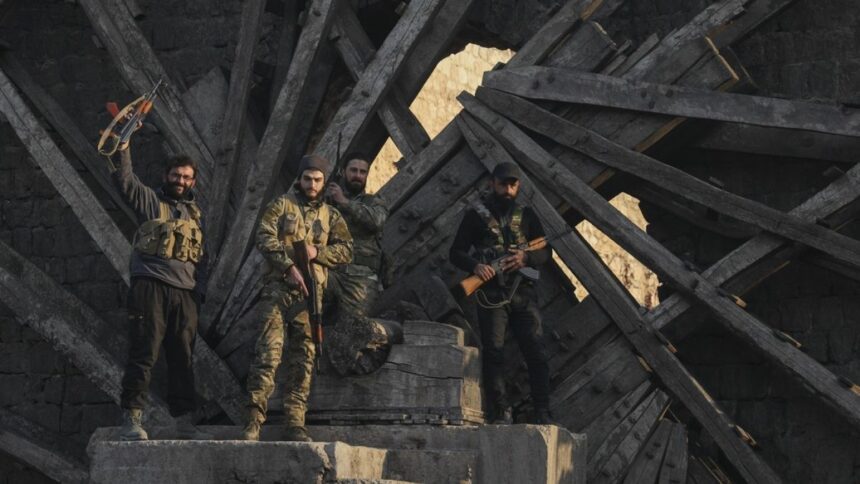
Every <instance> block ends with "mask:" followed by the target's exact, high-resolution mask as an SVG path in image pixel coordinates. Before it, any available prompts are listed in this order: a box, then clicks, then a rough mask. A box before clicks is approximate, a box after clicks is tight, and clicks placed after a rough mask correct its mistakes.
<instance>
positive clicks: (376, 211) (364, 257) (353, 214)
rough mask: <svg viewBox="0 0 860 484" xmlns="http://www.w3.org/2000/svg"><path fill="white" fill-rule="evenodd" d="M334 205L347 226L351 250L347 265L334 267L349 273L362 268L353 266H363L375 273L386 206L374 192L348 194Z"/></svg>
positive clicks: (380, 252)
mask: <svg viewBox="0 0 860 484" xmlns="http://www.w3.org/2000/svg"><path fill="white" fill-rule="evenodd" d="M337 207H338V210H340V212H341V213H342V214H343V217H344V218H345V219H346V224H347V225H348V226H349V232H350V233H351V234H352V237H353V248H354V251H355V254H354V256H353V260H352V263H351V264H349V267H348V268H346V267H343V266H339V267H338V270H343V269H347V270H348V271H349V272H357V273H358V272H362V268H361V267H356V266H363V267H364V268H368V269H370V272H371V273H373V274H376V273H378V271H379V265H380V262H381V259H382V246H381V244H380V241H379V239H380V237H381V236H382V229H383V227H384V226H385V220H386V219H387V218H388V208H386V206H385V204H384V203H383V202H382V200H381V199H379V198H378V197H377V196H376V195H371V194H369V193H364V192H362V193H360V194H358V195H356V196H354V197H350V200H349V202H347V203H344V204H342V205H338V206H337ZM364 270H366V269H364Z"/></svg>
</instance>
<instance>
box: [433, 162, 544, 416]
mask: <svg viewBox="0 0 860 484" xmlns="http://www.w3.org/2000/svg"><path fill="white" fill-rule="evenodd" d="M520 178H521V174H520V170H519V167H517V165H515V164H513V163H499V164H498V165H496V168H495V169H494V170H493V176H492V179H491V180H490V187H491V192H490V194H489V196H488V197H486V198H485V199H484V200H482V201H481V202H479V203H477V204H476V206H475V207H473V209H471V210H469V211H468V212H466V215H465V216H464V217H463V221H462V222H461V223H460V228H459V229H458V231H457V235H456V236H455V238H454V242H453V244H452V245H451V252H450V257H451V262H452V263H453V264H454V265H455V266H457V267H458V268H460V269H461V270H463V271H466V272H468V273H470V274H475V275H477V276H478V277H480V278H481V279H482V280H484V281H485V282H486V284H485V285H484V286H483V287H482V288H481V289H480V290H479V292H478V294H477V296H478V322H479V325H480V330H481V344H482V349H481V351H482V355H483V377H484V385H485V394H486V397H487V408H488V409H489V410H490V419H489V420H490V421H491V422H493V423H511V422H512V410H511V406H510V403H509V402H508V399H507V392H506V381H505V377H504V374H503V372H504V368H503V365H504V362H505V361H504V345H505V332H506V330H507V327H508V325H510V327H511V330H512V331H513V334H514V338H515V339H516V340H517V343H518V345H519V347H520V350H521V351H522V352H523V356H524V357H525V361H526V364H527V365H528V372H529V386H530V387H531V394H532V402H533V404H534V412H535V413H534V423H538V424H547V423H551V422H552V417H551V415H550V412H549V365H548V363H547V359H548V357H547V351H546V346H545V344H544V341H543V329H542V327H541V319H540V313H539V311H538V306H537V294H536V292H535V288H534V283H533V282H532V281H531V280H528V279H525V278H523V277H522V276H521V275H519V274H517V273H518V271H520V269H523V268H525V267H527V266H528V267H532V268H536V267H540V266H541V265H543V264H544V263H546V262H547V261H548V260H549V258H550V250H549V248H543V249H540V250H534V251H529V252H525V251H523V250H520V249H517V248H516V247H517V246H518V245H520V244H524V243H526V242H528V241H530V240H534V239H537V238H539V237H542V236H544V230H543V227H542V226H541V223H540V220H538V218H537V215H536V214H535V213H534V211H533V210H531V209H530V208H529V207H524V206H522V205H520V204H518V203H517V201H516V198H517V193H518V191H519V188H520ZM472 249H474V252H473V251H472ZM505 254H508V255H507V257H505V258H504V259H502V261H501V264H500V267H501V270H502V273H501V274H497V273H496V271H495V269H493V267H492V266H491V265H490V262H492V261H494V260H496V259H498V258H500V257H504V256H505Z"/></svg>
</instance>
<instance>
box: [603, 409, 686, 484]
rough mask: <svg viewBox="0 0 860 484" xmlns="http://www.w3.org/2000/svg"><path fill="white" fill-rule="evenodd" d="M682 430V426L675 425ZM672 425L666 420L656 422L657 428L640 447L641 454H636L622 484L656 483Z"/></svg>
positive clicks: (619, 476) (618, 476)
mask: <svg viewBox="0 0 860 484" xmlns="http://www.w3.org/2000/svg"><path fill="white" fill-rule="evenodd" d="M677 425H678V426H679V427H682V428H683V425H681V424H677ZM673 427H674V424H672V422H670V421H668V420H660V421H659V422H657V428H656V429H655V430H654V433H652V434H651V437H649V438H648V442H646V443H645V444H644V445H643V446H642V450H641V452H639V453H638V454H636V456H635V457H634V460H633V462H632V463H631V464H630V467H629V468H628V469H627V471H626V476H624V480H623V481H621V482H622V483H623V484H633V483H636V482H657V478H658V477H659V475H660V467H661V465H662V463H663V457H664V456H665V455H666V449H667V447H668V446H669V438H670V437H671V436H672V428H673ZM616 478H621V475H616Z"/></svg>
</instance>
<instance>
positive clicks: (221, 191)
mask: <svg viewBox="0 0 860 484" xmlns="http://www.w3.org/2000/svg"><path fill="white" fill-rule="evenodd" d="M265 6H266V2H265V0H248V1H246V2H245V4H244V5H243V6H242V17H241V20H240V24H239V40H238V42H237V43H236V52H235V54H234V55H233V66H232V68H231V69H230V88H229V91H228V92H227V110H226V111H225V113H224V119H223V121H222V123H221V130H220V137H219V138H220V144H219V147H218V150H217V152H216V153H215V158H216V164H215V166H213V167H212V182H211V183H210V185H209V187H208V191H209V207H208V209H209V210H208V212H207V214H208V215H209V216H208V217H207V220H208V223H207V225H206V237H207V238H208V239H209V241H210V242H209V244H210V247H212V248H213V249H217V247H218V246H219V245H220V243H221V232H222V231H223V230H224V227H225V225H226V218H227V213H226V212H227V210H226V209H227V202H228V200H229V198H230V183H231V182H232V181H233V179H234V178H233V177H234V174H235V169H236V165H237V163H238V160H239V155H240V154H241V153H242V151H241V149H242V146H241V143H242V134H243V127H244V122H245V113H247V112H248V98H249V96H250V94H251V84H252V81H253V67H254V51H255V48H256V46H257V40H258V38H259V36H260V26H261V25H262V24H263V13H264V12H265Z"/></svg>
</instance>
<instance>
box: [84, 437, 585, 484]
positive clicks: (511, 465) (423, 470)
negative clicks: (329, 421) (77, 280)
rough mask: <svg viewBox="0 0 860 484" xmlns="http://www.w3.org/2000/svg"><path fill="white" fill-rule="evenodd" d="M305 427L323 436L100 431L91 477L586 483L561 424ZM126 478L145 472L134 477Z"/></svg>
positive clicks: (93, 445) (127, 483) (579, 447)
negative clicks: (143, 438) (129, 436)
mask: <svg viewBox="0 0 860 484" xmlns="http://www.w3.org/2000/svg"><path fill="white" fill-rule="evenodd" d="M148 430H149V432H150V436H151V437H152V438H156V439H157V438H170V433H171V431H172V430H171V429H169V428H153V429H148ZM204 430H205V431H206V432H208V433H210V434H212V435H213V436H214V437H215V438H218V439H233V438H236V436H237V435H239V432H240V430H239V428H237V427H227V426H212V427H205V428H204ZM309 431H310V434H311V436H312V437H313V438H314V439H315V440H318V441H320V442H317V443H312V444H297V443H288V442H278V441H276V439H278V438H280V436H281V435H283V428H282V427H280V426H272V425H265V426H264V427H263V432H262V436H261V438H262V441H261V442H240V441H230V440H223V441H199V442H194V441H174V440H162V441H150V442H148V443H129V442H116V441H115V439H116V438H117V436H118V429H116V428H106V429H98V430H97V431H96V432H95V433H94V434H93V436H92V438H91V439H90V447H89V452H90V456H91V465H92V469H91V473H92V475H93V482H118V481H119V479H117V478H119V477H122V479H121V481H122V482H124V484H133V483H136V482H181V483H185V482H236V481H235V480H230V479H226V477H225V476H232V475H236V476H240V477H241V478H243V479H248V482H284V481H285V480H286V481H287V482H293V481H294V482H323V481H322V480H326V479H327V480H338V479H341V480H342V479H359V480H360V479H366V480H370V481H369V482H377V480H380V479H392V480H402V481H413V482H429V483H436V482H440V483H442V482H444V483H449V482H476V483H492V484H496V483H523V482H528V483H553V484H554V483H570V484H584V483H585V472H586V456H587V449H586V438H585V436H584V435H581V434H571V433H570V432H568V431H567V430H565V429H563V428H559V427H555V426H538V425H482V426H422V425H356V426H311V427H310V428H309ZM325 442H336V443H325ZM153 473H154V474H153ZM188 473H190V474H188ZM128 474H135V475H147V476H148V477H147V480H146V481H143V480H137V481H136V480H133V479H132V480H130V477H129V476H128ZM350 474H351V475H350ZM189 475H190V476H194V480H189V478H188V477H187V476H189ZM152 476H158V479H152ZM183 476H185V477H183ZM199 476H202V477H199ZM285 476H289V479H285ZM294 476H295V477H294ZM198 477H199V478H200V480H196V479H198ZM204 477H205V479H204ZM210 478H211V479H210ZM231 479H232V478H231ZM359 482H360V481H359Z"/></svg>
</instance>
